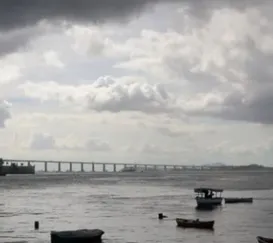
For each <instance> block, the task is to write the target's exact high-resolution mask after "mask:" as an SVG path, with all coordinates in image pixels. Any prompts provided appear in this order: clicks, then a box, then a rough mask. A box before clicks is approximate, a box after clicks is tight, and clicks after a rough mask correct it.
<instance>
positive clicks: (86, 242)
mask: <svg viewBox="0 0 273 243" xmlns="http://www.w3.org/2000/svg"><path fill="white" fill-rule="evenodd" d="M103 234H104V231H102V230H100V229H91V230H89V229H80V230H69V231H51V233H50V236H51V243H93V242H95V243H97V242H101V237H102V235H103Z"/></svg>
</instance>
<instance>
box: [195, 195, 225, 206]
mask: <svg viewBox="0 0 273 243" xmlns="http://www.w3.org/2000/svg"><path fill="white" fill-rule="evenodd" d="M195 199H196V203H197V207H211V206H219V205H221V204H222V201H223V198H221V197H216V198H203V197H196V198H195Z"/></svg>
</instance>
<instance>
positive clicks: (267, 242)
mask: <svg viewBox="0 0 273 243" xmlns="http://www.w3.org/2000/svg"><path fill="white" fill-rule="evenodd" d="M257 241H258V242H259V243H273V239H272V238H265V237H262V236H257Z"/></svg>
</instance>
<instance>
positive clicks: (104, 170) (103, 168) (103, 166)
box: [102, 164, 106, 172]
mask: <svg viewBox="0 0 273 243" xmlns="http://www.w3.org/2000/svg"><path fill="white" fill-rule="evenodd" d="M102 171H103V172H106V165H105V164H103V165H102Z"/></svg>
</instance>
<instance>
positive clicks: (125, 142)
mask: <svg viewBox="0 0 273 243" xmlns="http://www.w3.org/2000/svg"><path fill="white" fill-rule="evenodd" d="M272 11H273V2H272V1H268V0H259V1H258V0H248V1H243V0H242V1H235V0H229V1H226V0H225V1H224V0H217V1H216V0H203V1H202V2H201V1H197V0H172V1H170V0H168V1H167V0H166V1H164V0H100V1H95V0H77V1H72V0H47V1H42V0H24V1H16V0H1V1H0V157H3V158H4V159H33V160H35V159H37V160H47V159H49V160H68V161H98V162H126V163H135V162H137V163H155V164H181V165H193V164H194V165H200V164H211V163H218V162H221V163H225V164H234V165H239V164H240V165H241V164H251V163H257V164H263V165H266V166H273V162H272V157H273V128H272V124H273V81H272V77H273V69H272V67H273V15H272Z"/></svg>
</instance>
